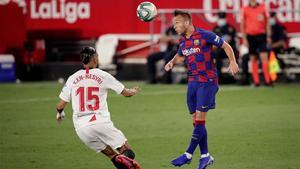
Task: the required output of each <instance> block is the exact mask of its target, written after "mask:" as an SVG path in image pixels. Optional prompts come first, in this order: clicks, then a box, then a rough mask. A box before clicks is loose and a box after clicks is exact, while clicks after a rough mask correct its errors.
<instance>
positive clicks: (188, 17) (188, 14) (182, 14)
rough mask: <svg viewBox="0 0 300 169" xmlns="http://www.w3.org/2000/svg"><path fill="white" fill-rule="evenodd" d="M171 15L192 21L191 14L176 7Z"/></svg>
mask: <svg viewBox="0 0 300 169" xmlns="http://www.w3.org/2000/svg"><path fill="white" fill-rule="evenodd" d="M173 15H174V17H175V16H178V15H180V16H182V17H184V18H186V19H188V20H189V21H192V15H191V14H190V13H189V12H188V11H184V10H178V9H177V10H175V11H174V13H173Z"/></svg>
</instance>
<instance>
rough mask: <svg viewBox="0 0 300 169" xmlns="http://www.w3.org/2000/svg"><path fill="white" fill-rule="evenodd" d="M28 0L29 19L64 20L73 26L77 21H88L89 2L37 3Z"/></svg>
mask: <svg viewBox="0 0 300 169" xmlns="http://www.w3.org/2000/svg"><path fill="white" fill-rule="evenodd" d="M39 2H40V3H38V2H37V0H30V17H31V19H64V20H65V21H66V22H67V23H69V24H73V23H75V22H76V21H77V20H78V19H89V18H90V16H91V11H90V9H91V7H90V3H89V2H72V1H68V2H66V1H65V0H51V1H46V2H45V1H39Z"/></svg>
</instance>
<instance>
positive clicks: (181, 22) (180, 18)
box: [172, 10, 192, 34]
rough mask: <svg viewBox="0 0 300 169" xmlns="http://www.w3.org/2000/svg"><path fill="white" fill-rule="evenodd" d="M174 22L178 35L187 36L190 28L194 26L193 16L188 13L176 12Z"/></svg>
mask: <svg viewBox="0 0 300 169" xmlns="http://www.w3.org/2000/svg"><path fill="white" fill-rule="evenodd" d="M172 22H173V26H174V29H175V30H176V32H177V33H178V34H185V33H186V31H187V29H188V27H189V26H191V25H192V16H191V14H190V13H189V12H187V11H182V10H175V11H174V16H173V20H172Z"/></svg>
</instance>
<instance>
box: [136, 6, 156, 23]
mask: <svg viewBox="0 0 300 169" xmlns="http://www.w3.org/2000/svg"><path fill="white" fill-rule="evenodd" d="M136 14H137V16H138V18H140V20H142V21H144V22H150V21H152V20H153V19H154V18H155V17H156V15H157V9H156V6H155V5H154V4H153V3H151V2H142V3H140V4H139V6H138V7H137V9H136Z"/></svg>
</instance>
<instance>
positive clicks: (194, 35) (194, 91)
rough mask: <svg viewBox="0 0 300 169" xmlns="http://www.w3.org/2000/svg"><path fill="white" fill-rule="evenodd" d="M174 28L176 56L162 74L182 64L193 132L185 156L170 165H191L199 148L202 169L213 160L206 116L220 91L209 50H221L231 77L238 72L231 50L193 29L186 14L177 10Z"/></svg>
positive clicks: (204, 32) (208, 32) (223, 42)
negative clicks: (208, 140) (186, 83)
mask: <svg viewBox="0 0 300 169" xmlns="http://www.w3.org/2000/svg"><path fill="white" fill-rule="evenodd" d="M173 26H174V28H175V30H176V32H177V33H178V34H179V35H181V39H180V42H179V49H178V53H177V54H176V55H175V56H174V58H173V59H172V60H171V61H170V62H169V63H167V64H166V65H165V70H166V71H169V70H171V69H172V68H173V65H174V64H176V63H178V62H180V61H184V62H185V64H186V66H187V69H188V89H187V105H188V108H189V111H190V114H192V117H193V123H194V130H193V134H192V137H191V142H190V145H189V147H188V148H187V150H186V152H185V153H184V154H182V155H181V156H179V157H178V158H176V159H174V160H172V162H171V163H172V164H173V165H174V166H182V165H184V164H187V163H190V162H191V161H192V156H193V153H194V151H195V149H196V148H197V147H198V145H199V147H200V151H201V158H200V160H199V167H198V168H199V169H205V168H206V167H207V166H208V165H210V164H212V163H213V157H212V156H211V155H210V154H209V152H208V146H207V132H206V127H205V121H206V114H207V112H208V110H210V109H214V108H215V95H216V93H217V91H218V89H219V88H218V75H217V70H216V67H215V64H214V61H213V59H214V55H213V52H212V47H213V46H217V47H219V48H223V49H224V51H225V53H226V54H227V56H228V58H229V60H230V64H229V69H228V70H229V71H230V72H231V74H232V75H234V74H235V73H237V72H238V70H239V68H238V65H237V63H236V60H235V56H234V52H233V50H232V48H231V46H230V45H229V44H228V43H227V42H225V41H224V40H223V39H221V38H220V37H219V36H217V35H216V34H214V33H212V32H210V31H206V30H203V29H200V28H196V27H194V26H193V24H192V18H191V15H190V14H189V13H188V12H185V11H179V10H176V11H175V12H174V17H173Z"/></svg>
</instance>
